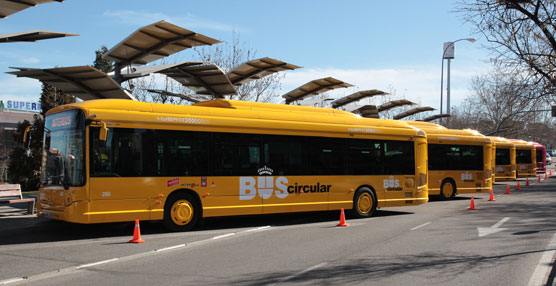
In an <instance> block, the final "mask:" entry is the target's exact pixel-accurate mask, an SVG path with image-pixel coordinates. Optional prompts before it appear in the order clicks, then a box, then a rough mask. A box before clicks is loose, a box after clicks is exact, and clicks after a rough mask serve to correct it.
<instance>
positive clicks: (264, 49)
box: [0, 0, 489, 109]
mask: <svg viewBox="0 0 556 286" xmlns="http://www.w3.org/2000/svg"><path fill="white" fill-rule="evenodd" d="M456 9H457V1H453V0H426V1H413V0H390V1H378V0H351V1H350V0H345V1H338V0H335V1H333V0H303V1H300V0H295V1H292V0H281V1H260V0H242V1H228V0H219V1H217V0H203V1H191V0H158V1H150V0H118V1H114V0H95V1H85V0H65V1H64V2H62V3H57V2H54V3H47V4H42V5H38V6H36V7H32V8H29V9H26V10H23V11H21V12H19V13H16V14H12V15H10V16H9V17H7V18H4V19H0V34H4V33H14V32H22V31H30V30H38V29H40V30H50V31H57V32H67V33H77V34H80V36H78V37H68V38H60V39H51V40H44V41H39V42H35V43H0V72H2V73H1V74H0V99H1V100H20V101H37V100H38V99H39V97H40V86H41V85H40V82H39V81H37V80H34V79H26V78H16V77H15V76H13V75H8V74H5V73H4V72H7V71H10V70H11V69H10V68H9V67H28V68H51V67H65V66H79V65H91V64H92V62H93V60H94V52H95V50H97V49H98V48H99V47H100V46H101V45H106V46H107V47H108V48H111V47H112V46H114V45H116V44H117V43H119V42H120V41H121V40H123V39H124V38H126V37H127V36H128V35H129V34H131V33H133V32H134V31H135V30H137V29H138V28H140V27H143V26H146V25H149V24H152V23H154V22H157V21H160V20H166V21H168V22H170V23H173V24H175V25H178V26H181V27H183V28H185V29H188V30H192V31H195V32H197V33H200V34H203V35H206V36H209V37H212V38H215V39H218V40H221V41H226V42H231V40H232V37H233V33H234V31H235V33H237V34H238V35H239V38H240V40H241V41H242V42H243V43H244V44H245V45H246V46H247V47H249V48H251V49H253V50H255V51H256V58H259V57H271V58H275V59H279V60H282V61H285V62H288V63H292V64H295V65H298V66H302V67H303V68H301V69H298V70H295V71H287V72H284V74H285V78H284V79H283V80H282V82H281V91H280V94H285V93H287V92H288V91H290V90H292V89H295V88H296V87H298V86H301V85H303V84H304V83H307V82H309V81H311V80H314V79H319V78H324V77H328V76H331V77H334V78H337V79H340V80H342V81H345V82H347V83H350V84H353V85H354V87H350V88H343V89H338V90H335V91H333V92H329V95H330V96H332V97H341V96H345V95H348V94H351V93H354V92H357V91H360V90H366V89H379V90H383V91H395V93H396V95H397V96H398V97H400V98H402V97H403V98H407V99H410V100H413V101H416V102H418V103H419V104H420V105H424V106H432V107H434V108H437V109H438V108H439V107H440V83H441V81H440V78H441V64H442V60H441V58H442V52H443V43H444V42H449V41H455V40H458V39H462V38H470V37H473V38H476V39H477V42H475V43H469V42H467V41H459V42H457V43H456V44H455V46H456V49H455V59H453V60H452V61H451V101H452V107H453V106H456V105H458V104H460V103H462V101H463V99H464V98H465V97H466V96H468V95H469V93H470V91H469V88H470V81H471V79H472V78H473V77H475V76H479V75H481V74H484V73H486V72H487V71H488V70H489V53H488V51H487V50H486V48H485V45H486V44H487V43H486V40H485V39H484V38H482V37H481V36H480V35H478V34H475V33H474V30H473V27H472V26H471V25H470V24H466V23H464V22H463V21H462V20H461V15H459V14H457V13H455V12H453V11H455V10H456ZM180 58H183V59H185V60H188V59H192V58H193V52H192V51H191V50H185V51H182V52H180ZM444 71H446V66H445V67H444ZM445 78H446V75H444V79H445ZM445 94H446V92H445V91H444V95H445ZM444 100H445V99H444ZM444 109H445V107H444Z"/></svg>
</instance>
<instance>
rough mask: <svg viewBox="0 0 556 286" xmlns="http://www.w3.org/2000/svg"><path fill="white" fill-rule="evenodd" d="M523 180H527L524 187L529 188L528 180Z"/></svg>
mask: <svg viewBox="0 0 556 286" xmlns="http://www.w3.org/2000/svg"><path fill="white" fill-rule="evenodd" d="M525 180H527V181H525V186H526V187H529V178H525Z"/></svg>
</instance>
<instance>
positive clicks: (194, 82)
mask: <svg viewBox="0 0 556 286" xmlns="http://www.w3.org/2000/svg"><path fill="white" fill-rule="evenodd" d="M158 73H161V74H165V75H167V76H169V77H171V78H173V79H175V80H176V81H178V82H179V83H181V84H182V85H184V86H186V87H188V88H189V89H191V90H193V91H195V92H196V93H197V94H205V95H212V96H214V97H215V98H223V97H224V95H231V94H237V91H236V88H235V87H234V86H233V85H232V83H231V82H230V79H229V78H228V77H227V76H226V74H225V73H224V72H223V71H222V70H221V69H220V68H219V67H218V66H216V65H207V64H202V63H201V64H200V63H199V62H182V63H178V64H174V65H169V67H167V68H166V69H163V70H160V71H158Z"/></svg>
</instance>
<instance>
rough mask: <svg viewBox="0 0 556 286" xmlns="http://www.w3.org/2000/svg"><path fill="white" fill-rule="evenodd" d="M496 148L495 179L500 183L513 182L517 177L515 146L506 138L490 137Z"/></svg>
mask: <svg viewBox="0 0 556 286" xmlns="http://www.w3.org/2000/svg"><path fill="white" fill-rule="evenodd" d="M489 138H490V140H492V142H493V143H494V145H495V146H496V156H495V162H496V163H495V177H496V180H498V181H508V180H510V181H513V180H515V179H516V178H517V177H516V162H515V144H514V143H513V142H512V141H510V140H508V139H506V138H504V137H495V136H489Z"/></svg>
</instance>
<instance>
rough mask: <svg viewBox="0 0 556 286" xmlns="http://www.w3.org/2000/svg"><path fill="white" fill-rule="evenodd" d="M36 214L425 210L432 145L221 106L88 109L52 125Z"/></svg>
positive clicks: (377, 122) (410, 135)
mask: <svg viewBox="0 0 556 286" xmlns="http://www.w3.org/2000/svg"><path fill="white" fill-rule="evenodd" d="M45 127H46V130H47V131H46V132H45V136H44V151H43V159H42V174H41V187H40V190H39V195H38V197H39V198H38V199H39V200H38V214H39V216H41V217H47V218H53V219H58V220H64V221H69V222H76V223H102V222H119V221H133V220H135V219H140V220H162V221H163V223H164V225H165V226H167V227H168V228H169V229H171V230H187V229H190V228H192V227H193V226H194V225H195V224H196V223H197V222H198V221H199V219H201V218H203V217H215V216H232V215H248V214H249V215H250V214H267V213H284V212H304V211H320V210H339V209H340V208H345V209H349V210H352V213H353V215H354V216H357V217H367V216H371V215H372V214H373V212H374V211H375V210H376V208H381V207H390V206H414V205H419V204H423V203H425V202H427V201H428V192H427V181H426V180H427V165H426V162H427V141H426V135H425V133H424V132H423V131H421V130H418V129H417V128H414V127H411V126H409V125H408V124H407V123H405V122H400V121H394V120H383V119H382V120H381V119H368V118H361V117H359V116H356V115H354V114H352V113H349V112H345V111H338V110H334V109H327V108H314V107H303V106H290V105H278V104H268V103H253V102H242V101H233V100H213V101H207V102H202V103H197V104H195V105H192V106H176V105H167V104H154V103H144V102H137V101H129V100H117V99H103V100H90V101H84V102H79V103H74V104H69V105H64V106H61V107H57V108H54V109H52V110H50V111H49V112H48V113H47V116H46V121H45Z"/></svg>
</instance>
